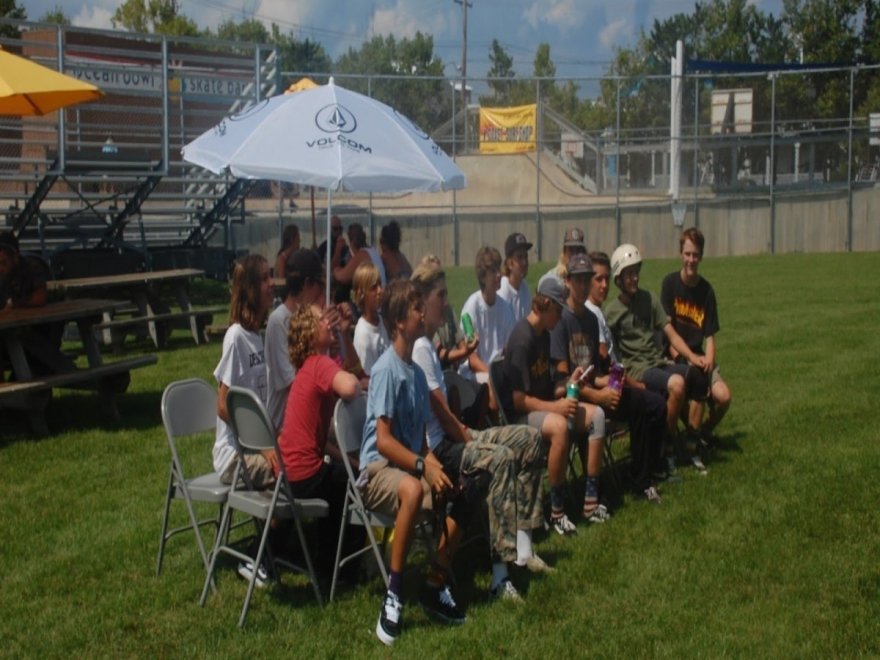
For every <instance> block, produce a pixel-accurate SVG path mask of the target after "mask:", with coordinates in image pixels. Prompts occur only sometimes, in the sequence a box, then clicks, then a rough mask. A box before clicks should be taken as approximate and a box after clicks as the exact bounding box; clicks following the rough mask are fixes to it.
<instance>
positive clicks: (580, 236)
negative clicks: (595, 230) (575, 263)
mask: <svg viewBox="0 0 880 660" xmlns="http://www.w3.org/2000/svg"><path fill="white" fill-rule="evenodd" d="M562 245H563V247H584V232H582V231H581V230H580V229H578V228H577V227H569V228H568V229H566V230H565V240H564V241H563V243H562Z"/></svg>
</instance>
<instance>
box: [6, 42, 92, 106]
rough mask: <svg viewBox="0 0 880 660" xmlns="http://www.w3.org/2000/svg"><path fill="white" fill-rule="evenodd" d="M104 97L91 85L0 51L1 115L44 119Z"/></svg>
mask: <svg viewBox="0 0 880 660" xmlns="http://www.w3.org/2000/svg"><path fill="white" fill-rule="evenodd" d="M103 95H104V93H103V92H102V91H101V90H100V89H98V88H97V87H95V86H94V85H90V84H89V83H84V82H81V81H79V80H77V79H76V78H73V77H71V76H68V75H65V74H63V73H59V72H58V71H54V70H53V69H50V68H48V67H45V66H43V65H42V64H37V63H36V62H32V61H31V60H29V59H27V58H25V57H19V56H18V55H13V54H12V53H10V52H8V51H5V50H2V49H0V115H5V116H20V117H26V116H34V115H45V114H47V113H49V112H53V111H55V110H58V109H59V108H64V107H67V106H69V105H74V104H76V103H83V102H85V101H94V100H96V99H99V98H101V97H102V96H103Z"/></svg>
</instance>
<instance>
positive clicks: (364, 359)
mask: <svg viewBox="0 0 880 660" xmlns="http://www.w3.org/2000/svg"><path fill="white" fill-rule="evenodd" d="M353 343H354V350H355V352H356V353H357V356H358V359H359V360H360V361H361V366H362V367H363V368H364V373H365V374H367V375H368V376H369V375H370V370H371V369H372V368H373V365H374V364H376V360H378V359H379V356H380V355H382V353H384V352H385V349H386V348H388V346H390V345H391V342H390V341H389V340H388V331H387V330H385V324H384V323H383V322H382V317H381V316H380V317H379V325H373V324H372V323H370V322H369V321H368V320H367V319H366V318H364V317H363V316H362V317H360V318H359V319H358V322H357V325H355V326H354V342H353Z"/></svg>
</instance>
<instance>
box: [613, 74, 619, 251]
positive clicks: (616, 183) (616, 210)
mask: <svg viewBox="0 0 880 660" xmlns="http://www.w3.org/2000/svg"><path fill="white" fill-rule="evenodd" d="M614 141H615V142H616V143H617V147H616V152H617V155H616V156H615V157H614V159H615V161H616V164H615V167H614V174H615V176H614V225H615V227H616V231H617V245H620V241H621V239H620V235H621V226H620V225H621V217H620V78H619V77H618V78H617V123H616V128H615V133H614Z"/></svg>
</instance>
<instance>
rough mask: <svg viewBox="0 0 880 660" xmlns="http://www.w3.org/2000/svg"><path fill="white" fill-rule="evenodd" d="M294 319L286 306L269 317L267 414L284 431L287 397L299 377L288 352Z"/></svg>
mask: <svg viewBox="0 0 880 660" xmlns="http://www.w3.org/2000/svg"><path fill="white" fill-rule="evenodd" d="M292 315H293V314H292V312H291V311H290V310H289V309H288V308H287V305H285V304H284V303H281V304H280V305H278V307H276V308H275V311H274V312H272V313H271V314H270V315H269V321H268V323H266V376H267V383H268V388H269V390H268V395H267V399H268V403H267V404H266V410H267V411H268V412H269V417H270V418H271V419H272V423H273V424H274V425H275V428H276V429H281V424H282V422H283V421H284V409H285V408H286V407H287V394H288V392H290V385H291V383H293V378H294V376H295V375H296V367H294V366H293V365H292V364H291V363H290V355H289V353H288V351H287V331H288V329H289V328H290V317H291V316H292Z"/></svg>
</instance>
